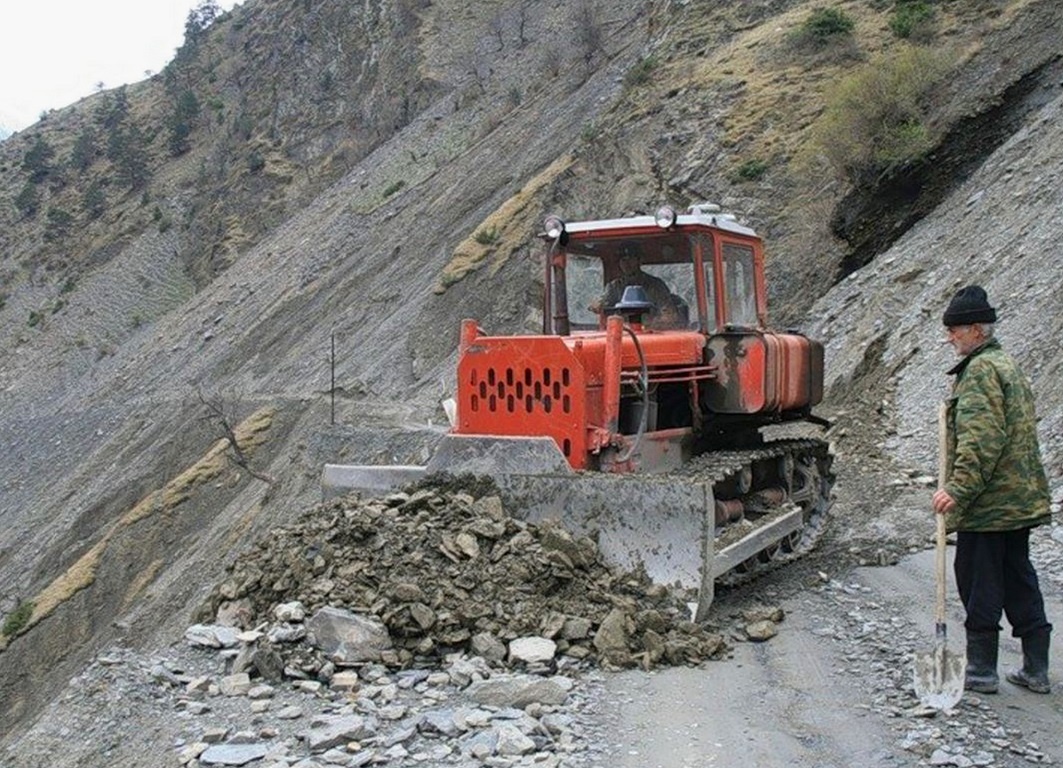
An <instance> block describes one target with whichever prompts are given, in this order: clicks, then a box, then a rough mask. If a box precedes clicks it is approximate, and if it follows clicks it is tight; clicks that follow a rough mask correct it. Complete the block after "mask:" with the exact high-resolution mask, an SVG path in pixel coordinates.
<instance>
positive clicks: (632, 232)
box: [544, 210, 766, 335]
mask: <svg viewBox="0 0 1063 768" xmlns="http://www.w3.org/2000/svg"><path fill="white" fill-rule="evenodd" d="M559 226H560V231H559V232H556V233H555V236H554V237H553V238H551V237H550V234H551V233H550V232H547V233H546V234H545V235H544V239H545V240H546V243H547V248H548V251H549V253H548V258H547V264H548V269H547V275H546V283H547V292H546V297H547V306H546V307H544V309H545V310H546V312H545V314H544V318H545V319H547V321H548V322H546V323H544V333H547V334H560V335H568V334H570V333H573V332H578V331H597V330H601V329H603V328H604V327H605V321H606V318H607V317H608V316H609V315H610V314H614V313H615V312H617V311H618V310H617V303H618V302H619V299H620V297H621V296H622V292H623V288H624V287H626V286H628V285H640V286H641V287H642V288H643V289H644V290H645V292H646V295H647V298H648V299H649V301H650V302H651V303H652V304H653V305H654V306H653V309H652V311H651V312H650V313H649V316H648V318H647V319H646V322H645V325H646V327H647V328H649V329H652V330H678V329H684V330H687V329H693V330H699V331H701V332H702V333H705V334H712V333H716V332H717V331H719V330H722V329H725V328H763V327H764V326H765V324H766V301H765V298H764V281H763V253H762V249H761V244H760V240H759V238H757V237H756V235H755V234H754V233H753V232H752V230H749V229H748V228H746V227H743V226H741V225H739V224H737V223H736V222H734V221H733V220H732V219H729V218H724V217H719V216H709V215H705V214H704V213H703V212H701V211H700V210H697V211H695V212H693V213H691V214H690V215H686V216H681V217H678V216H677V217H675V221H674V223H673V224H672V225H671V226H669V227H667V228H664V227H661V226H660V224H659V223H658V222H657V220H656V219H655V218H651V217H636V218H631V219H622V220H605V221H595V222H577V223H572V224H567V225H566V224H560V225H559Z"/></svg>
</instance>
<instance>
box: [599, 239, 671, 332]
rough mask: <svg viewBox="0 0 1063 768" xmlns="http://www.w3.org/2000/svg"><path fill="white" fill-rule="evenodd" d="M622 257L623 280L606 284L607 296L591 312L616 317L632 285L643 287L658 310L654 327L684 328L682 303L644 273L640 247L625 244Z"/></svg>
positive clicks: (657, 280) (651, 276)
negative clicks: (618, 308)
mask: <svg viewBox="0 0 1063 768" xmlns="http://www.w3.org/2000/svg"><path fill="white" fill-rule="evenodd" d="M618 257H619V258H618V261H617V266H619V268H620V276H619V277H616V278H614V279H612V280H610V281H609V282H608V283H606V285H605V292H604V293H603V294H602V296H601V298H599V299H598V300H597V301H595V302H594V303H593V304H591V306H590V309H591V310H592V311H594V312H597V313H598V314H600V315H608V314H612V312H613V308H614V307H615V306H616V305H617V304H619V303H620V299H621V297H622V296H623V295H624V289H625V288H627V287H628V286H630V285H641V286H642V288H643V290H645V291H646V295H647V296H648V297H649V299H650V301H651V302H653V304H654V306H655V309H654V311H653V313H652V315H651V316H650V322H649V325H650V326H651V327H657V328H675V327H677V326H679V325H682V324H683V323H684V322H685V320H684V318H683V317H682V309H683V307H681V305H680V302H682V299H680V298H679V297H678V296H675V295H674V294H673V293H672V291H671V289H670V288H669V287H668V284H667V283H666V282H664V280H662V279H661V278H659V277H657V276H656V275H651V274H649V273H648V272H644V271H643V270H642V250H641V249H640V248H639V245H638V243H633V242H627V243H623V244H621V246H620V248H619V250H618Z"/></svg>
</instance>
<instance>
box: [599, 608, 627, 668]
mask: <svg viewBox="0 0 1063 768" xmlns="http://www.w3.org/2000/svg"><path fill="white" fill-rule="evenodd" d="M628 621H629V617H628V615H627V613H625V612H624V611H623V610H621V609H620V608H613V609H612V610H611V611H609V613H608V614H607V615H606V617H605V618H604V619H603V620H602V623H601V626H599V627H598V631H597V632H596V633H595V634H594V647H595V649H596V650H597V651H598V653H599V654H601V656H602V658H603V659H605V660H606V661H608V662H610V663H613V664H616V665H618V666H629V665H630V664H631V653H630V651H628V637H629V635H628V631H629V629H628Z"/></svg>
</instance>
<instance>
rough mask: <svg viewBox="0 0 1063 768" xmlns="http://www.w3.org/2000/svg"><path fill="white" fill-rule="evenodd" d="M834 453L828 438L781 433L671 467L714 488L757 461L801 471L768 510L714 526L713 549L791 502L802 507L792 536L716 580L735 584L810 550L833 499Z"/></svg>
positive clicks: (786, 509) (789, 506) (679, 474)
mask: <svg viewBox="0 0 1063 768" xmlns="http://www.w3.org/2000/svg"><path fill="white" fill-rule="evenodd" d="M833 459H834V456H833V453H832V452H831V450H830V446H829V444H828V443H827V442H825V441H822V440H815V439H807V438H804V439H784V440H776V441H772V442H769V443H765V444H764V445H762V446H757V447H756V448H750V449H738V450H729V451H714V452H709V453H706V454H702V455H701V456H698V457H695V458H694V459H693V460H692V461H690V462H688V463H687V464H686V465H684V466H683V467H681V468H680V469H678V470H676V471H675V473H674V475H675V476H676V478H677V479H680V480H682V481H686V482H690V481H694V482H703V483H709V484H710V485H711V487H712V488H713V490H714V492H715V490H716V489H717V488H719V487H720V486H721V485H722V484H724V483H726V482H727V481H729V480H732V479H733V478H734V476H735V475H736V474H737V473H739V472H742V471H743V470H745V469H747V468H750V467H752V466H753V465H754V464H756V463H758V462H765V461H772V460H776V461H777V460H786V461H788V462H789V463H791V464H792V466H794V467H796V468H799V470H797V471H795V475H797V474H802V473H803V479H804V481H805V485H803V486H802V487H800V488H794V487H792V485H791V487H790V488H788V491H790V493H788V495H787V498H786V499H785V500H784V501H783V502H782V504H781V505H779V506H778V507H776V508H775V509H773V510H759V511H758V514H757V515H756V517H755V518H754V519H752V520H744V521H743V523H742V524H736V525H727V526H723V527H722V529H720V530H718V531H717V535H716V551H720V550H721V549H722V548H723V547H725V546H726V545H727V544H729V543H731V541H733V540H735V539H737V538H740V537H741V536H743V535H745V534H747V533H748V532H749V531H751V530H754V529H755V528H758V527H761V526H765V525H767V524H769V523H770V522H772V521H773V520H774V519H776V518H777V517H779V516H780V515H781V514H784V513H786V512H789V511H791V510H792V509H793V508H794V506H797V507H799V508H800V509H801V510H802V518H803V520H804V524H803V525H802V527H801V528H800V529H799V530H798V531H796V532H795V533H794V534H793V535H792V536H791V537H787V539H785V540H783V541H781V542H778V543H777V544H775V545H773V546H771V547H769V548H767V549H766V550H762V551H761V552H759V553H758V554H757V556H755V557H752V558H749V559H748V560H745V561H743V562H742V564H741V566H740V568H734V569H732V570H730V571H728V572H727V573H724V574H721V575H719V576H718V577H717V579H716V581H717V584H719V585H721V586H727V587H734V586H740V585H742V584H746V583H749V582H751V581H754V580H755V579H757V578H760V577H762V576H764V575H766V574H767V573H769V572H771V571H774V570H776V569H778V568H781V567H783V566H785V565H787V564H788V563H791V562H793V561H795V560H797V559H799V558H801V557H802V556H804V555H805V554H807V553H808V552H809V551H811V550H812V549H813V548H814V547H815V545H816V543H817V541H818V540H819V538H820V536H821V535H822V533H823V530H824V528H825V526H826V522H827V517H828V512H829V510H830V506H831V501H832V489H833V486H834V473H833V471H832V464H833Z"/></svg>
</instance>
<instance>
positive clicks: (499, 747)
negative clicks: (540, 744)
mask: <svg viewBox="0 0 1063 768" xmlns="http://www.w3.org/2000/svg"><path fill="white" fill-rule="evenodd" d="M497 732H498V743H497V744H496V746H495V753H496V754H499V755H502V756H503V757H520V756H522V755H526V754H528V753H529V752H534V751H535V742H534V741H532V740H531V739H529V738H528V737H527V736H525V735H524V734H523V733H521V731H520V729H519V728H517V727H516V726H514V725H508V724H506V725H500V726H498V729H497Z"/></svg>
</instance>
